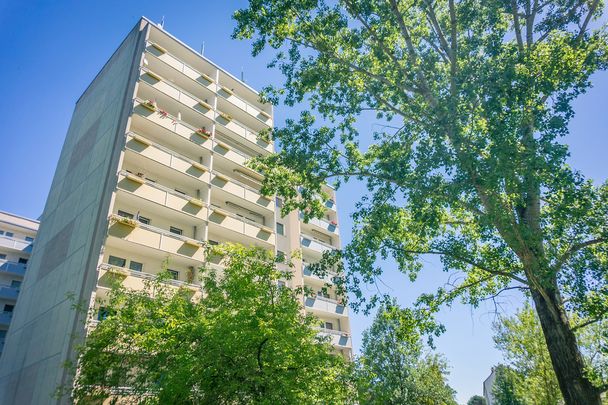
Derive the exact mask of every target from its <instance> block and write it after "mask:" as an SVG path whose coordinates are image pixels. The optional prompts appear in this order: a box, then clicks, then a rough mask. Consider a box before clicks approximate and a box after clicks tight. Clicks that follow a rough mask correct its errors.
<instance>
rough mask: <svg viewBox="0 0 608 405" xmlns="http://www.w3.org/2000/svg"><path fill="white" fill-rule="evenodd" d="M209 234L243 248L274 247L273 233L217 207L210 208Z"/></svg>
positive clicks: (269, 229)
mask: <svg viewBox="0 0 608 405" xmlns="http://www.w3.org/2000/svg"><path fill="white" fill-rule="evenodd" d="M209 233H210V234H216V235H222V236H225V237H226V238H227V239H228V240H231V241H233V242H238V243H241V244H243V245H245V246H249V245H259V246H263V247H269V245H270V246H274V244H275V234H274V231H273V230H272V229H271V228H269V227H267V226H264V225H262V224H260V223H257V222H254V221H251V220H249V219H247V218H243V217H240V216H238V215H236V214H233V213H231V212H229V211H227V210H225V209H222V208H219V207H217V206H211V207H210V214H209Z"/></svg>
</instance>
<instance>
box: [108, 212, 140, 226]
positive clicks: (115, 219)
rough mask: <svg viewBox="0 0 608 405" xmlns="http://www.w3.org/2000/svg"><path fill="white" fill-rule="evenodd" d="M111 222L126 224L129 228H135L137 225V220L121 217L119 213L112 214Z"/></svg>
mask: <svg viewBox="0 0 608 405" xmlns="http://www.w3.org/2000/svg"><path fill="white" fill-rule="evenodd" d="M112 222H113V223H116V224H122V225H126V226H128V227H131V228H137V227H138V226H139V221H137V220H135V219H133V218H127V217H121V216H120V215H113V216H112Z"/></svg>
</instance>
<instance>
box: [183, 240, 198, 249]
mask: <svg viewBox="0 0 608 405" xmlns="http://www.w3.org/2000/svg"><path fill="white" fill-rule="evenodd" d="M184 243H185V244H186V245H189V246H193V247H197V248H199V247H201V242H199V241H197V240H195V239H184Z"/></svg>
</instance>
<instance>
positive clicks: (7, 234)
mask: <svg viewBox="0 0 608 405" xmlns="http://www.w3.org/2000/svg"><path fill="white" fill-rule="evenodd" d="M5 235H6V236H8V237H9V238H12V237H13V236H15V234H14V233H12V232H6V233H5Z"/></svg>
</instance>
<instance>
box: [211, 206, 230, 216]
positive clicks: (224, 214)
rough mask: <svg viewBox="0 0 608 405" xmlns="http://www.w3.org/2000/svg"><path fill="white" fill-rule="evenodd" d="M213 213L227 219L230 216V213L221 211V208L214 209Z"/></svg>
mask: <svg viewBox="0 0 608 405" xmlns="http://www.w3.org/2000/svg"><path fill="white" fill-rule="evenodd" d="M213 212H214V213H215V214H218V215H220V216H222V217H227V216H228V213H227V212H226V211H224V210H221V209H219V208H213Z"/></svg>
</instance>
